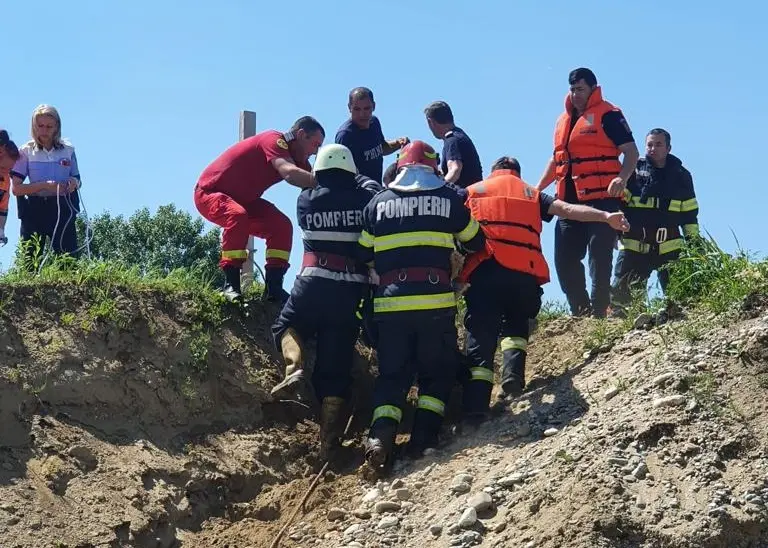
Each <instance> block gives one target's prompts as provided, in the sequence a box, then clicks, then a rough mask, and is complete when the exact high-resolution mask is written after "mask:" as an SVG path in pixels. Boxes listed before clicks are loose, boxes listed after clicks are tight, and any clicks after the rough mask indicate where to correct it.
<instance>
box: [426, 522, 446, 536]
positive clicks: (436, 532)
mask: <svg viewBox="0 0 768 548" xmlns="http://www.w3.org/2000/svg"><path fill="white" fill-rule="evenodd" d="M429 532H430V533H432V536H433V537H439V536H440V535H441V533H442V532H443V526H442V525H438V524H434V525H430V526H429Z"/></svg>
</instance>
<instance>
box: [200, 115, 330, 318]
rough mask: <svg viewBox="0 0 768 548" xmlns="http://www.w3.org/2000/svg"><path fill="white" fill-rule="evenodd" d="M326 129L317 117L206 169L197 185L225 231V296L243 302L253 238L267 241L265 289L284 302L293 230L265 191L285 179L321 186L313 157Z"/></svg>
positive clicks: (246, 144)
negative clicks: (243, 275) (242, 276)
mask: <svg viewBox="0 0 768 548" xmlns="http://www.w3.org/2000/svg"><path fill="white" fill-rule="evenodd" d="M323 139H325V131H324V130H323V127H322V126H321V125H320V123H319V122H318V121H317V120H315V119H314V118H312V117H311V116H303V117H301V118H299V119H298V120H296V122H294V124H293V127H291V129H290V130H289V131H287V132H281V131H277V130H268V131H264V132H262V133H259V134H258V135H254V136H253V137H249V138H247V139H244V140H242V141H240V142H239V143H237V144H235V145H233V146H231V147H230V148H228V149H227V150H225V151H224V153H223V154H221V156H219V157H218V158H216V159H215V160H214V161H213V162H212V163H211V164H210V165H209V166H208V167H207V168H205V170H204V171H203V173H202V175H200V179H199V180H198V181H197V185H196V186H195V206H196V207H197V210H198V211H199V212H200V214H201V215H202V216H203V217H205V218H206V219H208V220H209V221H210V222H212V223H214V224H217V225H219V226H220V227H222V228H223V229H224V235H223V241H222V246H221V260H220V261H219V266H221V268H222V270H223V271H224V276H225V279H226V282H225V285H224V295H225V296H226V297H227V298H228V299H229V300H231V301H235V300H239V299H240V298H241V289H240V269H241V268H242V266H243V262H245V260H246V258H247V251H246V246H247V244H248V237H249V236H250V235H251V234H252V235H254V236H258V237H259V238H263V239H265V240H266V241H267V252H266V258H267V260H266V265H265V269H264V270H265V273H264V277H265V280H264V285H265V286H266V298H267V300H269V301H272V302H279V303H283V302H285V301H286V300H287V299H288V293H287V292H286V291H285V290H284V289H283V278H284V277H285V273H286V271H287V270H288V266H289V264H288V258H289V257H290V254H291V243H292V239H293V226H292V225H291V221H290V219H288V217H286V216H285V215H284V214H283V213H282V212H281V211H280V210H279V209H277V207H275V206H274V204H272V203H271V202H268V201H267V200H265V199H263V198H262V197H261V196H262V194H264V192H265V191H266V190H267V189H268V188H269V187H271V186H273V185H275V184H276V183H278V182H280V181H282V180H285V181H287V182H288V183H289V184H291V185H293V186H297V187H299V188H309V187H313V186H315V181H314V178H313V176H312V167H311V166H310V165H309V157H310V156H312V155H313V154H315V153H317V149H318V148H320V146H321V145H322V144H323Z"/></svg>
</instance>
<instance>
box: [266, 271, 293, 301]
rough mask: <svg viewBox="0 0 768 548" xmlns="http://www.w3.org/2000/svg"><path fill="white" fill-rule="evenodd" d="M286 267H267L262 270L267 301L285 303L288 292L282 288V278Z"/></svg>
mask: <svg viewBox="0 0 768 548" xmlns="http://www.w3.org/2000/svg"><path fill="white" fill-rule="evenodd" d="M287 271H288V269H287V268H282V267H269V268H266V269H265V272H264V286H265V294H264V296H265V297H266V299H267V301H269V302H271V303H279V304H281V305H283V304H285V301H287V300H288V297H289V294H288V292H287V291H286V290H285V289H283V279H284V278H285V273H286V272H287Z"/></svg>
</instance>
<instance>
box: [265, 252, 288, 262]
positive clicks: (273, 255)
mask: <svg viewBox="0 0 768 548" xmlns="http://www.w3.org/2000/svg"><path fill="white" fill-rule="evenodd" d="M265 256H266V257H267V259H282V260H284V261H287V260H288V259H290V258H291V252H290V251H285V250H283V249H267V252H266V253H265Z"/></svg>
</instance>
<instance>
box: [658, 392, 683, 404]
mask: <svg viewBox="0 0 768 548" xmlns="http://www.w3.org/2000/svg"><path fill="white" fill-rule="evenodd" d="M684 403H685V396H681V395H679V394H677V395H675V396H666V397H664V398H656V399H655V400H653V406H654V407H676V406H678V405H683V404H684Z"/></svg>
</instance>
